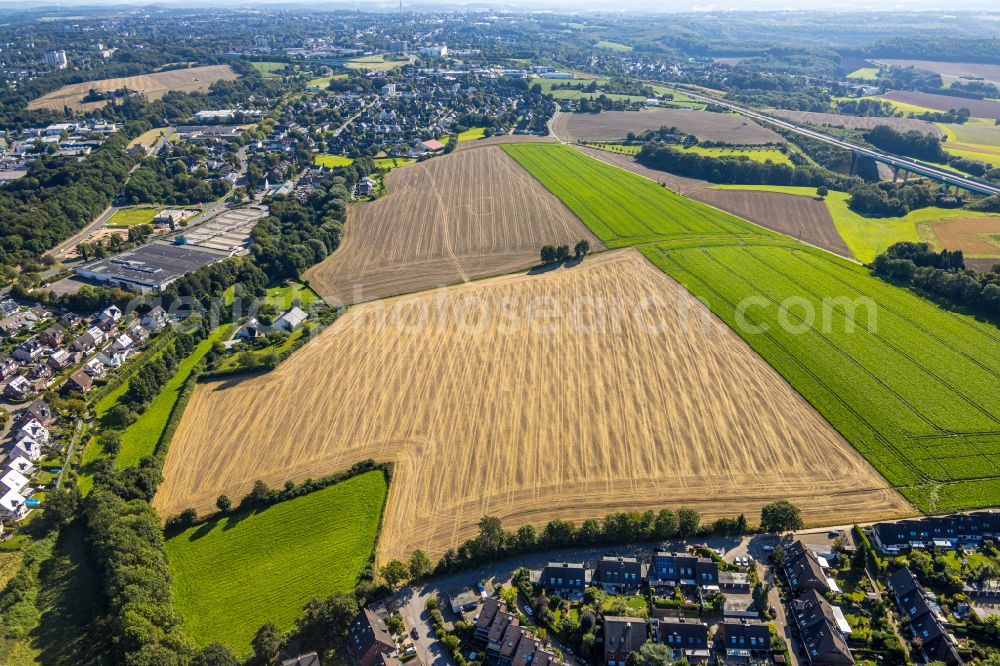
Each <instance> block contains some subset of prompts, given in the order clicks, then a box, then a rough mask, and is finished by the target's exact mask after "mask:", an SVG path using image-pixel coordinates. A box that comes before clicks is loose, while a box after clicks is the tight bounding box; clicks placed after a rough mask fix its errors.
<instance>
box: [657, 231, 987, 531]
mask: <svg viewBox="0 0 1000 666" xmlns="http://www.w3.org/2000/svg"><path fill="white" fill-rule="evenodd" d="M641 250H642V252H643V254H645V255H646V257H647V258H649V259H650V260H651V261H652V262H653V263H654V264H656V265H657V266H659V267H660V268H661V269H663V270H664V271H665V272H666V273H668V274H669V275H670V276H671V277H673V278H674V279H676V280H677V281H679V282H680V283H681V284H683V285H685V286H686V287H687V288H688V289H689V290H690V291H691V292H692V293H693V294H694V295H695V296H697V297H699V298H701V299H703V300H704V301H705V302H706V303H707V304H708V305H709V307H710V308H711V309H712V311H713V312H715V314H717V315H718V316H719V317H721V318H722V319H723V320H724V321H725V322H726V323H727V324H728V325H729V326H730V327H731V328H732V329H733V330H734V331H736V332H737V333H738V334H739V335H740V336H741V337H743V338H744V339H745V340H746V341H747V342H748V343H749V344H750V345H751V346H752V347H753V348H754V349H755V350H756V351H757V352H758V353H759V354H760V355H761V356H763V357H764V359H766V360H767V361H768V363H770V364H771V365H772V366H773V367H774V368H775V369H776V370H778V372H780V373H781V374H782V375H783V376H784V377H785V379H787V380H788V381H789V383H791V384H792V386H793V387H794V388H795V389H796V390H797V391H798V392H799V393H801V394H802V395H803V396H804V397H805V398H806V399H807V400H808V401H809V402H810V403H812V404H813V405H814V406H815V407H816V408H817V409H818V410H819V411H820V413H821V414H823V416H824V417H825V418H826V419H827V420H828V421H829V422H830V423H831V424H832V425H833V426H834V427H835V428H836V429H837V430H838V431H840V433H841V434H843V435H844V437H846V438H847V439H848V440H849V441H850V442H851V444H853V445H854V447H855V448H857V449H858V451H860V452H861V453H862V454H863V455H864V456H865V457H866V458H867V459H868V460H869V461H870V462H871V463H872V464H873V465H874V466H875V468H876V469H878V471H879V472H880V473H882V475H883V476H885V477H886V479H887V480H888V481H889V482H890V483H892V484H893V485H894V486H896V487H897V488H899V489H900V491H901V492H902V493H903V495H904V496H905V497H906V498H907V499H909V500H910V501H911V502H912V503H913V504H914V505H915V506H916V507H917V508H919V509H920V510H922V511H925V512H931V511H939V512H947V511H956V510H961V509H968V508H973V507H983V506H990V505H994V504H996V501H997V497H1000V441H998V440H997V437H996V433H997V432H1000V392H998V391H996V386H998V385H1000V384H998V382H1000V331H998V330H997V329H996V327H994V326H990V325H988V324H982V323H980V322H977V321H975V320H974V319H973V318H971V317H966V316H964V315H958V314H954V313H949V312H946V311H945V310H942V309H941V308H939V307H938V306H936V305H935V304H934V303H932V302H930V301H928V300H925V299H922V298H920V297H918V296H916V295H914V294H912V293H910V292H909V291H907V290H905V289H900V288H898V287H895V286H892V285H890V284H888V283H886V282H883V281H882V280H879V279H877V278H875V277H872V276H871V274H870V273H869V271H868V270H867V269H866V268H864V267H863V266H859V265H857V264H854V263H851V262H849V261H846V260H843V259H841V258H839V257H836V256H834V255H831V254H829V253H826V252H823V251H821V250H818V249H815V248H811V247H808V246H803V245H801V244H796V243H792V242H788V243H773V242H772V243H770V244H761V243H755V242H753V241H749V242H746V243H745V244H739V243H738V242H737V241H732V242H729V243H725V242H722V241H716V242H713V243H712V244H706V243H702V242H700V241H691V242H687V243H681V242H678V243H675V244H672V245H671V244H666V243H664V244H658V245H655V246H654V245H648V246H645V247H643V248H641ZM740 304H742V305H743V307H739V306H740ZM758 327H762V328H758ZM991 387H992V388H991Z"/></svg>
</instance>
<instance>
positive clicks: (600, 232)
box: [503, 144, 777, 248]
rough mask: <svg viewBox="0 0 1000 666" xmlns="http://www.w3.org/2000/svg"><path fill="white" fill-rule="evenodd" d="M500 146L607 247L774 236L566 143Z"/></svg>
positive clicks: (774, 235)
mask: <svg viewBox="0 0 1000 666" xmlns="http://www.w3.org/2000/svg"><path fill="white" fill-rule="evenodd" d="M503 149H504V150H505V151H507V153H508V154H509V155H510V156H511V157H513V158H514V159H515V160H517V161H518V162H519V163H520V164H521V166H523V167H524V168H525V169H527V170H528V171H529V172H530V173H531V174H532V175H533V176H534V177H535V178H537V179H538V181H539V182H541V184H542V185H544V186H545V188H546V189H548V190H549V191H550V192H552V193H553V194H554V195H556V196H557V197H559V198H560V199H561V200H562V201H563V202H564V203H565V204H566V205H567V206H569V208H570V210H572V211H573V212H574V213H575V214H576V215H577V217H579V218H580V219H581V220H582V221H583V223H584V224H586V225H587V226H588V227H590V229H591V230H592V231H593V232H594V233H595V234H596V235H597V237H598V238H600V239H601V240H602V241H603V242H604V244H605V245H606V246H607V247H609V248H613V247H622V246H625V245H634V244H636V243H645V242H651V241H657V240H669V239H683V238H692V237H699V238H704V237H721V238H744V237H764V238H774V237H777V235H776V234H774V233H773V232H770V231H768V230H766V229H763V228H761V227H757V226H755V225H753V224H751V223H750V222H747V221H746V220H742V219H740V218H738V217H735V216H733V215H730V214H729V213H725V212H723V211H720V210H717V209H715V208H711V207H709V206H706V205H704V204H701V203H698V202H696V201H692V200H690V199H687V198H685V197H682V196H680V195H678V194H674V193H673V192H671V191H670V190H668V189H666V188H664V187H661V186H659V185H657V184H656V183H654V182H653V181H651V180H649V179H648V178H643V177H641V176H637V175H635V174H634V173H630V172H628V171H625V170H624V169H619V168H617V167H614V166H611V165H609V164H605V163H604V162H601V161H600V160H596V159H594V158H592V157H588V156H587V155H584V154H583V153H580V152H579V151H577V150H574V149H573V148H570V147H569V146H564V145H560V144H507V145H504V146H503Z"/></svg>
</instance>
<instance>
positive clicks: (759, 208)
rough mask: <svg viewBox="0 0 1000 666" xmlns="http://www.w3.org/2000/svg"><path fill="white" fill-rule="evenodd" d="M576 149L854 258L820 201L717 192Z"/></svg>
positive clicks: (620, 158)
mask: <svg viewBox="0 0 1000 666" xmlns="http://www.w3.org/2000/svg"><path fill="white" fill-rule="evenodd" d="M575 148H576V149H577V150H579V151H580V152H582V153H585V154H587V155H590V156H591V157H595V158H597V159H599V160H601V161H602V162H606V163H607V164H611V165H612V166H616V167H619V168H621V169H625V170H627V171H631V172H632V173H635V174H638V175H640V176H644V177H646V178H649V179H650V180H655V181H656V182H658V183H663V184H665V185H666V186H667V187H669V188H670V189H671V190H673V191H674V192H677V193H679V194H683V195H684V196H686V197H688V198H690V199H694V200H695V201H700V202H701V203H705V204H708V205H709V206H714V207H715V208H719V209H721V210H724V211H726V212H727V213H732V214H733V215H736V216H737V217H742V218H743V219H744V220H750V221H751V222H753V223H754V224H758V225H760V226H762V227H764V228H765V229H771V230H772V231H777V232H778V233H782V234H786V235H788V236H791V237H793V238H797V239H799V240H801V241H805V242H806V243H809V244H811V245H815V246H817V247H821V248H823V249H824V250H829V251H830V252H833V253H835V254H839V255H840V256H842V257H847V258H848V259H852V258H853V257H854V255H853V254H852V253H851V250H850V249H849V248H848V247H847V243H845V242H844V239H843V238H841V236H840V233H839V232H838V231H837V226H836V225H835V224H834V222H833V218H831V217H830V211H829V209H828V208H827V207H826V204H824V203H823V202H822V201H820V200H815V199H810V198H809V197H803V196H795V195H791V194H781V193H778V192H764V191H756V190H717V189H714V186H713V185H712V183H709V182H707V181H704V180H697V179H694V178H684V177H683V176H675V175H673V174H670V173H667V172H665V171H657V170H656V169H650V168H649V167H647V166H643V165H642V164H640V163H639V162H636V161H635V159H634V158H633V157H631V156H630V155H622V154H619V153H612V152H609V151H606V150H598V149H596V148H587V147H584V146H575Z"/></svg>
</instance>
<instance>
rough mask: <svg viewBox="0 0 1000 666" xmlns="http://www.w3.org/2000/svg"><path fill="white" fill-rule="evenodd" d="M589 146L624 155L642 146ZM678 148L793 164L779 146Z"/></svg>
mask: <svg viewBox="0 0 1000 666" xmlns="http://www.w3.org/2000/svg"><path fill="white" fill-rule="evenodd" d="M587 145H588V146H591V147H593V148H598V149H600V150H607V151H609V152H612V153H621V154H622V155H636V154H638V152H639V151H640V150H642V146H640V145H626V144H622V143H588V144H587ZM675 147H676V148H677V149H678V150H683V151H686V152H689V153H695V154H698V155H702V156H704V157H747V158H749V159H751V160H753V161H755V162H767V161H768V160H770V161H771V162H774V163H775V164H788V165H789V166H790V165H791V164H792V161H791V160H790V159H788V156H787V155H785V154H784V153H783V152H781V151H780V150H778V149H777V148H705V147H704V146H689V147H687V148H685V147H682V146H675Z"/></svg>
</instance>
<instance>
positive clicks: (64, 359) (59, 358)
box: [45, 349, 73, 370]
mask: <svg viewBox="0 0 1000 666" xmlns="http://www.w3.org/2000/svg"><path fill="white" fill-rule="evenodd" d="M45 362H46V363H47V364H48V366H49V367H50V368H52V369H53V370H62V369H63V368H68V367H69V365H70V363H72V362H73V359H72V358H71V357H70V355H69V352H68V351H66V350H65V349H57V350H55V351H54V352H52V353H51V354H49V357H48V358H47V359H46V360H45Z"/></svg>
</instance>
